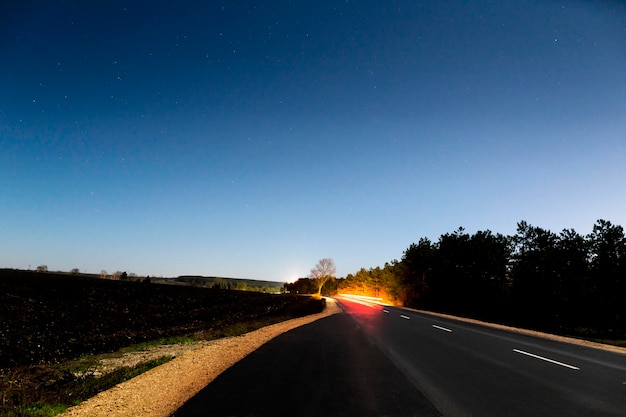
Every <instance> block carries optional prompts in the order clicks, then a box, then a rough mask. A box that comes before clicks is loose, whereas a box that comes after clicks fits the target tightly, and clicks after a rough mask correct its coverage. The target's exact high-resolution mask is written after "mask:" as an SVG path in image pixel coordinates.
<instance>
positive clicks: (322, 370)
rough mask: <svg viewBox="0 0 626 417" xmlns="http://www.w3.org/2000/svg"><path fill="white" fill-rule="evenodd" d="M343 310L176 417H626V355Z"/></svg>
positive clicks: (226, 378) (376, 308) (426, 318)
mask: <svg viewBox="0 0 626 417" xmlns="http://www.w3.org/2000/svg"><path fill="white" fill-rule="evenodd" d="M338 302H339V304H340V306H341V307H342V309H343V310H344V312H345V313H346V314H338V315H334V316H331V317H329V318H326V319H322V320H319V321H317V322H315V323H312V324H310V325H307V326H303V327H301V328H298V329H295V330H292V331H291V332H288V333H285V334H283V335H281V336H279V337H278V338H276V339H274V340H272V341H270V342H269V343H268V344H266V345H264V346H263V347H262V348H260V349H259V350H257V351H256V352H254V353H252V354H251V355H249V356H248V357H246V358H245V359H244V360H242V361H241V362H239V363H238V364H236V365H235V366H233V367H232V368H230V369H229V370H227V371H226V372H224V373H223V374H222V375H220V376H219V377H218V378H217V379H216V380H215V381H214V382H213V383H211V384H210V385H209V386H207V387H206V388H205V389H204V390H202V391H201V392H200V393H199V394H198V395H197V396H196V397H194V398H193V399H191V400H190V401H189V402H188V403H187V404H185V406H183V407H182V408H181V409H179V410H178V411H177V412H176V413H175V414H174V416H176V417H190V416H278V415H284V416H424V417H428V416H437V415H445V416H480V417H487V416H498V417H502V416H525V417H526V416H550V417H553V416H621V417H624V416H626V355H621V354H618V353H611V352H605V351H601V350H596V349H592V348H587V347H583V346H578V345H570V344H565V343H560V342H555V341H550V340H544V339H539V338H534V337H530V336H525V335H519V334H515V333H510V332H506V331H503V330H498V329H493V328H489V327H484V326H480V325H476V324H469V323H465V322H460V321H454V320H449V319H444V318H440V317H436V316H432V315H427V314H421V313H417V312H414V311H410V310H406V309H399V308H393V307H383V306H380V305H377V304H372V303H363V302H354V301H351V300H347V299H338Z"/></svg>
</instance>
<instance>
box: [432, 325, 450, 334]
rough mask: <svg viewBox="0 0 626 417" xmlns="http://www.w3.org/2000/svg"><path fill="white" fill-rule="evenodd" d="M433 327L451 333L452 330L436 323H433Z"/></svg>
mask: <svg viewBox="0 0 626 417" xmlns="http://www.w3.org/2000/svg"><path fill="white" fill-rule="evenodd" d="M433 327H434V328H435V329H439V330H443V331H444V332H450V333H452V330H450V329H446V328H445V327H441V326H437V325H436V324H433Z"/></svg>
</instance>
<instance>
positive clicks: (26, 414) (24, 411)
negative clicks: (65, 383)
mask: <svg viewBox="0 0 626 417" xmlns="http://www.w3.org/2000/svg"><path fill="white" fill-rule="evenodd" d="M67 409H68V407H67V406H66V405H63V404H33V405H31V406H28V407H24V406H22V407H18V408H17V409H15V410H11V411H8V412H7V413H6V414H5V413H3V414H0V415H2V416H3V417H53V416H56V415H58V414H61V413H64V412H65V411H67Z"/></svg>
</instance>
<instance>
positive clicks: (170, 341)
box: [121, 336, 199, 353]
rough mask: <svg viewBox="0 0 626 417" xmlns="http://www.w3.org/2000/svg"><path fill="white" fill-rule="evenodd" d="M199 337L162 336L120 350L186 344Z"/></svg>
mask: <svg viewBox="0 0 626 417" xmlns="http://www.w3.org/2000/svg"><path fill="white" fill-rule="evenodd" d="M198 340H199V339H198V338H197V337H193V336H171V337H164V338H161V339H155V340H149V341H147V342H142V343H136V344H134V345H131V346H129V347H127V348H123V349H122V350H121V352H122V353H124V352H142V351H144V350H150V349H151V348H154V347H157V346H161V345H187V344H190V343H195V342H197V341H198Z"/></svg>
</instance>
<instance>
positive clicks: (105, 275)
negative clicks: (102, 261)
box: [100, 269, 109, 278]
mask: <svg viewBox="0 0 626 417" xmlns="http://www.w3.org/2000/svg"><path fill="white" fill-rule="evenodd" d="M108 276H109V273H108V272H107V271H105V270H104V269H103V270H102V271H100V278H106V277H108Z"/></svg>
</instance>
